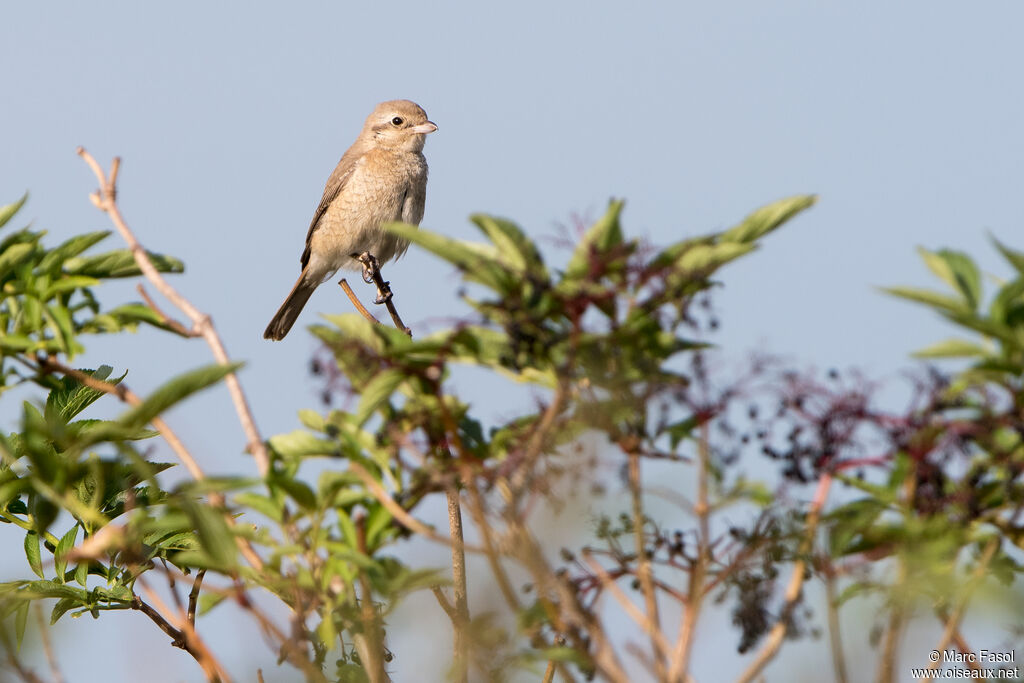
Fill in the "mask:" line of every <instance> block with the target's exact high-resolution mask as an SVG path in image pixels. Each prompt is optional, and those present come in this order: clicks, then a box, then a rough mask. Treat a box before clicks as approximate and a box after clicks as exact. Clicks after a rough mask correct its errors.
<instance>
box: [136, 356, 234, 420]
mask: <svg viewBox="0 0 1024 683" xmlns="http://www.w3.org/2000/svg"><path fill="white" fill-rule="evenodd" d="M242 365H243V364H242V363H230V364H228V365H220V364H216V365H206V366H203V367H200V368H196V369H195V370H190V371H189V372H186V373H183V374H181V375H178V376H177V377H175V378H174V379H172V380H171V381H169V382H166V383H164V384H163V385H161V386H160V387H159V388H158V389H157V390H156V391H154V392H153V393H152V394H150V395H149V396H148V397H147V398H146V400H145V401H143V402H142V403H141V404H139V405H137V406H135V407H134V408H132V409H131V410H129V411H128V412H126V413H125V414H124V415H122V416H121V418H120V419H119V422H120V424H121V425H123V426H125V427H128V428H132V429H137V428H139V427H142V426H143V425H146V424H148V423H149V422H150V421H151V420H152V419H153V418H154V417H157V416H158V415H160V414H161V413H163V412H164V411H165V410H167V409H168V408H170V407H171V406H173V405H174V404H176V403H178V402H179V401H181V400H182V399H184V398H187V397H188V396H191V395H192V394H195V393H196V392H198V391H201V390H203V389H206V388H207V387H209V386H211V385H213V384H216V383H217V382H219V381H220V380H222V379H224V377H225V376H226V375H229V374H231V373H232V372H235V371H236V370H238V368H240V367H242Z"/></svg>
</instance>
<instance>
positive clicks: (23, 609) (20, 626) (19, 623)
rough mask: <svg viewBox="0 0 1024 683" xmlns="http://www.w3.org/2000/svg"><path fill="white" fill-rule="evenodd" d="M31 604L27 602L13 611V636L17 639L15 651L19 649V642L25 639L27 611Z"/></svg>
mask: <svg viewBox="0 0 1024 683" xmlns="http://www.w3.org/2000/svg"><path fill="white" fill-rule="evenodd" d="M31 606H32V603H30V602H28V601H27V600H26V601H25V602H23V603H21V604H20V605H18V608H17V609H16V610H14V636H15V638H16V639H17V642H18V645H17V649H18V650H20V649H21V641H22V640H24V639H25V627H26V626H27V625H28V610H29V607H31Z"/></svg>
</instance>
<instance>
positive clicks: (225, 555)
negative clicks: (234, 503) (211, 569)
mask: <svg viewBox="0 0 1024 683" xmlns="http://www.w3.org/2000/svg"><path fill="white" fill-rule="evenodd" d="M182 507H183V510H184V512H185V514H187V515H188V517H189V520H191V522H192V525H193V527H194V528H195V530H196V533H197V534H198V535H199V541H200V545H201V547H202V550H203V553H204V554H205V555H206V556H207V557H209V559H210V560H211V561H212V563H213V565H214V566H216V567H219V568H221V569H225V568H230V567H232V566H234V564H235V557H236V551H237V546H236V545H235V537H234V536H233V535H232V534H231V529H230V528H228V524H227V522H226V521H224V514H223V513H222V512H220V511H219V510H215V509H214V508H212V507H210V506H209V505H204V504H202V503H197V502H193V501H189V502H188V504H186V505H183V506H182Z"/></svg>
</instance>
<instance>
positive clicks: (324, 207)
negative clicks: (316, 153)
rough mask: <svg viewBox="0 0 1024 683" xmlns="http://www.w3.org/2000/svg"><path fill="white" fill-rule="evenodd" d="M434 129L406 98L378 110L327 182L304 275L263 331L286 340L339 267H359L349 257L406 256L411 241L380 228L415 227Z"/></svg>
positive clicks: (386, 258) (304, 262)
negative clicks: (428, 144) (317, 291)
mask: <svg viewBox="0 0 1024 683" xmlns="http://www.w3.org/2000/svg"><path fill="white" fill-rule="evenodd" d="M435 130H437V126H435V125H434V124H433V123H431V122H430V121H428V120H427V113H426V112H425V111H423V109H422V108H421V107H420V106H419V105H418V104H416V103H415V102H410V101H409V100H392V101H390V102H382V103H381V104H378V105H377V108H376V109H374V110H373V113H372V114H370V116H369V117H367V119H366V123H365V124H364V126H363V130H362V132H361V133H360V134H359V137H358V138H357V139H356V141H355V142H354V143H353V144H352V146H351V147H349V148H348V151H346V152H345V154H344V155H343V156H342V157H341V161H339V162H338V165H337V167H335V169H334V172H333V173H331V177H330V178H328V179H327V187H325V188H324V196H323V198H322V199H321V200H320V205H319V206H318V207H317V209H316V213H315V214H313V220H312V221H311V222H310V224H309V232H308V233H307V234H306V248H305V250H303V252H302V257H301V259H300V261H301V263H302V273H301V274H300V275H299V279H298V280H297V281H296V282H295V285H294V286H293V287H292V291H291V292H290V293H289V294H288V298H287V299H285V301H284V303H283V304H281V308H280V309H278V311H277V313H276V314H275V315H274V318H273V319H272V320H271V321H270V324H269V325H267V329H266V331H265V332H264V333H263V337H264V338H265V339H273V340H275V341H276V340H280V339H284V336H285V335H286V334H288V330H290V329H291V327H292V325H293V324H294V323H295V319H296V318H298V317H299V313H300V312H301V311H302V307H303V306H305V305H306V301H308V300H309V297H310V295H311V294H312V293H313V290H315V289H316V288H317V287H318V286H319V285H320V284H321V283H322V282H323V281H324V280H326V279H327V278H329V277H331V276H332V275H334V273H336V272H337V271H338V270H339V269H341V268H359V267H361V266H360V264H359V263H358V262H357V261H355V260H353V258H352V255H353V254H360V253H362V252H364V251H368V252H370V253H371V254H373V255H374V256H376V257H377V260H378V262H379V263H382V264H383V263H385V262H386V261H389V260H391V259H392V258H396V257H398V256H401V255H402V254H403V253H405V250H406V249H407V248H408V247H409V243H408V242H407V241H405V240H402V239H399V238H398V237H396V236H395V235H393V234H391V233H389V232H387V231H386V230H384V229H383V227H382V226H383V225H384V224H385V223H388V222H390V221H403V222H405V223H411V224H413V225H419V222H420V220H421V219H422V218H423V205H424V200H425V199H426V189H427V160H426V159H425V158H424V157H423V152H422V150H423V143H424V142H425V138H426V135H427V134H428V133H432V132H434V131H435Z"/></svg>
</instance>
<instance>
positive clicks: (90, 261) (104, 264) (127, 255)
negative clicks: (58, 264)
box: [64, 249, 185, 278]
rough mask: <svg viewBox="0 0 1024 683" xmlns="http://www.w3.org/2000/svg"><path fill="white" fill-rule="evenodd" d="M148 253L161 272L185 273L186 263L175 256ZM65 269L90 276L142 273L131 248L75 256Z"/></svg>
mask: <svg viewBox="0 0 1024 683" xmlns="http://www.w3.org/2000/svg"><path fill="white" fill-rule="evenodd" d="M146 255H147V256H148V257H149V260H150V262H152V264H153V267H155V268H156V269H157V270H158V271H160V272H161V273H183V272H185V264H183V263H182V262H181V261H179V260H178V259H176V258H174V257H173V256H165V255H163V254H155V253H153V252H151V251H147V252H146ZM64 270H65V271H67V272H68V273H71V274H74V275H88V276H90V277H99V278H114V277H134V276H136V275H141V274H142V271H141V270H139V266H138V265H137V264H136V263H135V257H134V256H133V255H132V252H131V250H130V249H118V250H116V251H108V252H107V253H105V254H97V255H96V256H88V257H78V256H76V257H74V258H70V259H68V260H67V261H65V262H64Z"/></svg>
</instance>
